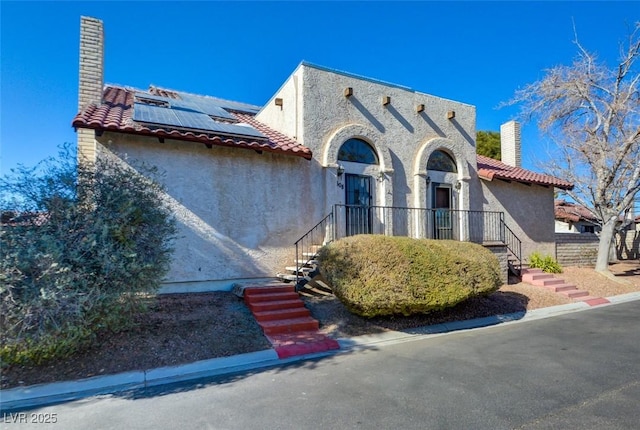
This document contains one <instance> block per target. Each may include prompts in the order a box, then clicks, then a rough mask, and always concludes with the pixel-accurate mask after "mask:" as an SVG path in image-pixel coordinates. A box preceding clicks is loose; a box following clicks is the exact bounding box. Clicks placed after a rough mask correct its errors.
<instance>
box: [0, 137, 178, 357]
mask: <svg viewBox="0 0 640 430" xmlns="http://www.w3.org/2000/svg"><path fill="white" fill-rule="evenodd" d="M156 174H157V172H155V170H154V169H151V168H147V167H145V166H136V167H135V169H134V168H133V167H132V166H130V165H128V164H126V163H125V162H123V161H122V160H120V159H118V158H116V157H111V158H109V157H107V156H104V157H100V158H99V159H98V161H97V162H96V163H95V164H92V165H88V164H87V165H85V164H84V163H82V164H81V165H80V166H78V165H77V163H76V155H75V151H74V150H73V148H71V146H70V145H66V146H64V147H63V148H62V150H61V153H60V156H59V157H58V158H51V159H48V160H45V161H43V162H41V163H40V164H39V165H38V166H36V167H34V168H26V167H23V166H20V167H19V168H17V169H14V170H12V173H11V174H10V175H8V176H5V177H4V178H2V179H0V194H1V195H2V197H3V201H2V202H0V203H1V205H0V207H1V208H2V211H3V212H2V214H3V217H2V221H3V225H2V229H1V230H0V315H2V318H0V359H1V360H2V364H3V365H5V364H7V363H24V362H33V363H38V362H43V361H45V360H47V359H50V358H55V357H65V356H68V355H70V354H72V353H74V352H76V351H78V350H80V349H82V348H84V347H86V346H89V345H90V344H91V342H93V341H94V340H95V338H96V336H97V334H98V333H100V332H101V331H102V330H109V331H119V330H122V329H125V328H127V327H128V326H129V325H130V324H131V322H132V317H133V315H134V314H135V313H137V312H139V311H140V310H142V309H143V308H144V306H143V305H144V300H145V298H146V297H148V296H149V294H153V293H155V292H156V291H157V289H158V287H159V286H160V282H161V280H162V279H163V277H164V275H165V274H166V273H167V270H168V268H169V263H170V258H171V252H172V249H171V241H172V239H173V237H174V235H175V232H176V230H175V222H174V220H173V216H172V213H171V211H170V209H169V208H168V206H167V205H166V204H165V203H164V200H163V192H164V190H163V188H162V186H161V185H160V184H159V183H158V182H156V181H153V180H151V179H149V178H150V177H153V176H154V175H156Z"/></svg>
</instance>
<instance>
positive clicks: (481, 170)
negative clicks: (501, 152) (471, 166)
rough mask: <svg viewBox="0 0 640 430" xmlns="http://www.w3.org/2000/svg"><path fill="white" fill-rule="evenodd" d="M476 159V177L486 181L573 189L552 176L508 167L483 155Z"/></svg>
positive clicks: (563, 181) (571, 185)
mask: <svg viewBox="0 0 640 430" xmlns="http://www.w3.org/2000/svg"><path fill="white" fill-rule="evenodd" d="M477 157H478V159H477V162H478V176H480V178H482V179H485V180H487V181H492V180H493V179H503V180H506V181H516V182H522V183H525V184H538V185H544V186H550V187H556V188H561V189H563V190H570V189H572V188H573V184H572V183H570V182H567V181H565V180H562V179H558V178H556V177H554V176H549V175H543V174H541V173H536V172H532V171H530V170H527V169H523V168H521V167H513V166H509V165H507V164H504V163H502V162H501V161H498V160H494V159H493V158H489V157H485V156H483V155H478V156H477Z"/></svg>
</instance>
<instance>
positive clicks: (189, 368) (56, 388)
mask: <svg viewBox="0 0 640 430" xmlns="http://www.w3.org/2000/svg"><path fill="white" fill-rule="evenodd" d="M607 299H608V300H609V302H610V303H608V304H603V305H601V306H597V307H602V306H611V305H615V304H618V303H624V302H630V301H634V300H640V292H634V293H629V294H624V295H620V296H614V297H608V298H607ZM588 309H594V307H593V306H590V305H589V304H587V303H584V302H576V303H570V304H566V305H561V306H553V307H548V308H542V309H536V310H533V311H530V312H526V313H525V312H517V313H513V314H507V315H497V316H492V317H486V318H478V319H474V320H468V321H457V322H451V323H444V324H436V325H431V326H425V327H419V328H414V329H409V330H404V331H399V332H395V331H390V332H384V333H380V334H373V335H363V336H357V337H353V338H346V339H338V342H339V343H340V347H341V349H340V350H335V351H328V352H323V353H316V354H309V355H304V356H296V357H291V358H287V359H279V358H278V355H277V353H276V352H275V350H272V349H270V350H265V351H258V352H252V353H247V354H241V355H236V356H232V357H222V358H214V359H210V360H202V361H198V362H195V363H190V364H185V365H180V366H171V367H161V368H157V369H150V370H144V371H132V372H125V373H120V374H116V375H107V376H98V377H94V378H88V379H82V380H77V381H65V382H55V383H51V384H41V385H33V386H28V387H19V388H12V389H8V390H2V391H0V409H1V410H2V411H3V412H8V411H12V410H20V409H27V408H34V407H39V406H44V405H48V404H52V403H60V402H66V401H70V400H76V399H81V398H86V397H90V396H95V395H98V394H110V393H116V392H121V391H127V390H133V389H140V388H146V387H153V386H158V385H163V384H171V383H175V382H185V381H190V380H197V379H202V378H207V377H212V376H219V375H225V374H232V373H239V372H243V371H247V370H255V369H262V368H268V367H275V366H279V365H282V364H287V363H292V362H296V361H304V360H308V359H311V358H319V357H324V356H328V355H333V354H342V353H348V352H353V351H358V350H361V349H362V350H364V349H368V348H370V347H371V346H374V345H376V346H380V345H388V344H395V343H401V342H408V341H412V340H417V339H422V338H424V337H428V336H443V335H446V334H447V333H449V332H453V331H458V330H472V329H482V328H483V327H488V326H493V325H496V324H517V323H522V322H527V321H534V320H538V319H543V318H549V317H553V316H557V315H562V314H566V313H571V312H579V311H584V310H588Z"/></svg>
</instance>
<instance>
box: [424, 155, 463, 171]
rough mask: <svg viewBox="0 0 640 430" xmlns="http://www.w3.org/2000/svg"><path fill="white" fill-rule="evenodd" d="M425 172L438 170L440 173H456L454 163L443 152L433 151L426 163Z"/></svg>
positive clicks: (456, 168) (451, 158) (449, 156)
mask: <svg viewBox="0 0 640 430" xmlns="http://www.w3.org/2000/svg"><path fill="white" fill-rule="evenodd" d="M427 170H438V171H440V172H451V173H458V167H457V166H456V162H455V160H454V159H453V157H451V155H449V154H447V153H446V152H444V151H439V150H438V151H433V152H432V153H431V156H430V157H429V161H427Z"/></svg>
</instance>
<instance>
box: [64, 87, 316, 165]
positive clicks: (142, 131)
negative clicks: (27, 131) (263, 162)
mask: <svg viewBox="0 0 640 430" xmlns="http://www.w3.org/2000/svg"><path fill="white" fill-rule="evenodd" d="M141 92H144V91H140V90H135V89H132V88H123V87H116V86H105V89H104V93H103V96H102V103H101V104H100V105H99V106H97V105H95V104H92V105H89V106H87V107H85V108H84V109H82V111H80V112H79V113H78V114H77V115H76V116H75V118H74V119H73V121H72V126H73V127H75V128H90V129H94V130H99V131H117V132H121V133H130V134H137V135H142V136H153V137H157V138H167V139H176V140H186V141H191V142H200V143H203V144H204V145H206V146H208V147H211V146H212V145H216V146H228V147H235V148H246V149H253V150H255V151H267V152H275V153H280V154H284V155H293V156H297V157H302V158H306V159H307V160H310V159H311V156H312V153H311V150H310V149H309V148H307V147H306V146H303V145H301V144H299V143H298V142H296V141H295V140H293V139H291V138H289V137H287V136H284V135H283V134H281V133H279V132H276V131H275V130H272V129H271V128H269V127H267V126H266V125H264V124H262V123H260V122H259V121H257V120H256V119H255V118H253V117H252V116H251V115H250V114H241V113H236V112H233V113H232V115H234V116H235V117H236V118H237V119H238V120H239V121H242V122H246V123H248V124H250V125H251V126H253V127H254V128H256V129H257V130H258V131H260V132H261V133H262V134H263V135H264V136H266V137H267V138H266V139H258V138H252V137H237V136H235V137H232V136H225V135H224V134H219V133H216V132H213V131H211V132H206V133H205V132H202V131H195V130H194V131H188V130H183V129H177V128H176V127H172V126H169V125H167V126H161V125H158V126H149V125H146V124H144V123H138V122H136V121H134V120H133V104H134V94H136V93H141ZM164 94H165V95H168V96H173V94H169V92H168V91H166V92H165V93H164ZM172 98H174V97H172Z"/></svg>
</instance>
